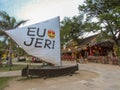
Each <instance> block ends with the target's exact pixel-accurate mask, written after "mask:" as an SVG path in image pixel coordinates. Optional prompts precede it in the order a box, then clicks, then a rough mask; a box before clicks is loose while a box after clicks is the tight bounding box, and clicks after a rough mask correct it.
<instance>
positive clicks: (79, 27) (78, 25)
mask: <svg viewBox="0 0 120 90" xmlns="http://www.w3.org/2000/svg"><path fill="white" fill-rule="evenodd" d="M83 19H84V17H83V15H80V16H74V17H72V18H71V19H70V18H68V17H65V18H64V20H63V21H62V22H61V43H62V45H65V44H68V43H69V42H70V41H73V42H74V44H76V45H77V44H78V42H79V38H78V37H79V36H81V35H83V33H84V29H83V28H84V21H83Z"/></svg>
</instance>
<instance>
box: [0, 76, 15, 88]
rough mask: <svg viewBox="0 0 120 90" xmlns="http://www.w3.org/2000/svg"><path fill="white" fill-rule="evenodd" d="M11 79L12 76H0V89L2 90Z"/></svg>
mask: <svg viewBox="0 0 120 90" xmlns="http://www.w3.org/2000/svg"><path fill="white" fill-rule="evenodd" d="M11 79H13V77H0V90H4V88H5V87H7V85H8V82H9V81H10V80H11Z"/></svg>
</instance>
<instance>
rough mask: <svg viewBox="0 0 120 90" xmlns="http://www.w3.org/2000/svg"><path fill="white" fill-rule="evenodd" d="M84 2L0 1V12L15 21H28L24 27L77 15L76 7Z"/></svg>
mask: <svg viewBox="0 0 120 90" xmlns="http://www.w3.org/2000/svg"><path fill="white" fill-rule="evenodd" d="M83 2H84V0H0V11H6V12H7V13H8V14H9V15H10V16H14V17H15V18H16V19H17V20H29V21H28V22H27V24H26V25H31V24H34V23H38V22H41V21H44V20H48V19H50V18H53V17H56V16H60V20H63V19H64V17H73V16H75V15H79V10H78V6H79V5H81V4H83Z"/></svg>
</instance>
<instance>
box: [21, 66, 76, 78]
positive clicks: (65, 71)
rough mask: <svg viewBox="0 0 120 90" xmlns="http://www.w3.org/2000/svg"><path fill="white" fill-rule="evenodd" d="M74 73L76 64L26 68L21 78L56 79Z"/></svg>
mask: <svg viewBox="0 0 120 90" xmlns="http://www.w3.org/2000/svg"><path fill="white" fill-rule="evenodd" d="M75 71H78V64H77V65H74V66H46V67H41V68H40V67H38V68H34V67H31V66H27V67H26V68H24V69H22V76H26V77H28V78H29V77H36V76H37V77H43V78H44V79H45V78H48V77H57V76H63V75H72V74H73V73H74V72H75Z"/></svg>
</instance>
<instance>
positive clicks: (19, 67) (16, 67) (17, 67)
mask: <svg viewBox="0 0 120 90" xmlns="http://www.w3.org/2000/svg"><path fill="white" fill-rule="evenodd" d="M25 67H26V65H13V66H11V67H10V66H5V65H2V66H0V72H5V71H10V70H12V71H15V70H22V69H23V68H25Z"/></svg>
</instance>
